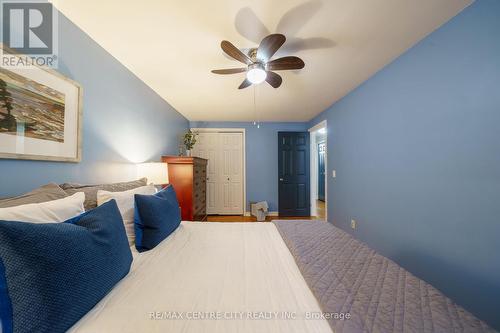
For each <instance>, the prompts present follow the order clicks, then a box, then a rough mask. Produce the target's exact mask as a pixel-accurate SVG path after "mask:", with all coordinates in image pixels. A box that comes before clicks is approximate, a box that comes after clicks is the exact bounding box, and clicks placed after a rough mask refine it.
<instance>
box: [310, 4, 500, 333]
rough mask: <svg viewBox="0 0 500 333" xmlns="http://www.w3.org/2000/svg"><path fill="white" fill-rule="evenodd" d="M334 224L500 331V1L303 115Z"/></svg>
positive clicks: (471, 11)
mask: <svg viewBox="0 0 500 333" xmlns="http://www.w3.org/2000/svg"><path fill="white" fill-rule="evenodd" d="M323 119H327V120H328V148H329V151H328V153H329V154H328V168H329V169H330V171H329V174H331V170H332V169H335V170H336V171H337V178H336V179H333V178H329V181H328V189H329V194H328V198H329V203H328V208H329V211H328V217H329V220H330V221H332V222H333V223H334V224H336V225H338V226H340V227H341V228H343V229H345V230H348V231H350V232H351V231H352V230H351V229H350V222H349V221H350V219H351V218H355V219H357V222H358V227H357V229H356V230H355V231H352V232H353V234H354V235H356V237H358V238H360V239H361V240H363V241H365V242H367V243H368V244H369V245H371V246H372V247H374V248H375V249H377V250H378V251H380V252H381V253H383V254H385V255H387V256H389V257H391V258H393V259H394V260H395V261H397V262H398V263H400V264H401V265H403V266H404V267H405V268H407V269H408V270H410V271H411V272H413V273H414V274H415V275H417V276H419V277H421V278H423V279H424V280H426V281H428V282H430V283H431V284H433V285H434V286H436V287H437V288H439V289H440V290H442V291H443V292H444V293H445V294H447V295H448V296H450V297H451V298H452V299H454V300H455V301H457V302H458V303H459V304H461V305H462V306H464V307H465V308H467V309H469V310H470V311H472V312H473V313H475V314H476V315H477V316H479V317H480V318H483V319H485V320H487V321H488V322H489V323H490V324H492V325H494V326H495V327H496V328H497V329H500V316H499V313H500V312H499V311H500V260H499V254H500V1H497V0H478V1H477V2H475V3H474V4H473V5H471V6H470V7H468V8H467V9H465V10H464V11H463V12H462V13H461V14H459V15H458V16H457V17H455V18H454V19H452V20H451V21H450V22H448V23H447V24H445V25H444V26H443V27H441V28H440V29H438V30H437V31H435V32H434V33H432V34H431V35H430V36H429V37H427V38H426V39H424V40H423V41H422V42H420V43H419V44H417V45H416V46H415V47H413V48H412V49H411V50H409V51H408V52H407V53H405V54H404V55H402V56H401V57H400V58H398V59H397V60H396V61H394V62H393V63H392V64H390V65H388V66H387V67H386V68H384V69H383V70H382V71H380V72H379V73H378V74H376V75H375V76H374V77H372V78H371V79H370V80H368V81H366V82H365V83H364V84H362V85H361V86H360V87H359V88H358V89H356V90H355V91H353V92H352V93H350V94H349V95H347V96H346V97H345V98H343V99H342V100H340V101H339V102H337V103H335V104H334V105H333V106H332V107H330V108H329V109H328V110H326V111H325V112H323V113H322V114H320V115H319V116H318V117H316V118H315V119H313V120H312V121H311V122H310V125H311V126H312V125H314V124H316V123H317V122H319V121H321V120H323Z"/></svg>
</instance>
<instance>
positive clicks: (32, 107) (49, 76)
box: [0, 43, 83, 163]
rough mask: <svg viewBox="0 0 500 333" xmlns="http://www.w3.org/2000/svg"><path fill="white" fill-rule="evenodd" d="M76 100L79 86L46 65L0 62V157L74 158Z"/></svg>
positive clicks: (78, 119) (78, 152)
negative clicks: (2, 63) (18, 64)
mask: <svg viewBox="0 0 500 333" xmlns="http://www.w3.org/2000/svg"><path fill="white" fill-rule="evenodd" d="M0 48H1V49H2V52H3V53H9V54H11V55H14V56H16V57H22V55H20V54H16V53H15V52H13V51H12V50H10V49H9V48H8V47H7V46H5V45H4V44H2V43H0ZM82 100H83V89H82V86H81V85H80V84H79V83H77V82H75V81H73V80H71V79H69V78H67V77H65V76H64V75H62V74H61V73H59V72H57V71H55V70H53V69H51V68H46V67H39V66H30V67H28V68H27V67H19V68H17V67H16V68H6V67H3V66H0V159H19V160H39V161H59V162H73V163H78V162H80V161H81V159H82V113H83V107H82Z"/></svg>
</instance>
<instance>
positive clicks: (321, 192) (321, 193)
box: [318, 142, 326, 201]
mask: <svg viewBox="0 0 500 333" xmlns="http://www.w3.org/2000/svg"><path fill="white" fill-rule="evenodd" d="M325 148H326V145H325V143H324V142H321V143H318V200H321V201H325Z"/></svg>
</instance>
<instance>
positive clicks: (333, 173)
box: [332, 170, 337, 178]
mask: <svg viewBox="0 0 500 333" xmlns="http://www.w3.org/2000/svg"><path fill="white" fill-rule="evenodd" d="M335 177H337V172H336V171H335V170H332V178H335Z"/></svg>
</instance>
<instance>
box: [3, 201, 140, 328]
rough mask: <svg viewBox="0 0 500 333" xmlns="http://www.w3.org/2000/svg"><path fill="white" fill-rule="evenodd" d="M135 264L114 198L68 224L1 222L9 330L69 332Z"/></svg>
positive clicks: (6, 317)
mask: <svg viewBox="0 0 500 333" xmlns="http://www.w3.org/2000/svg"><path fill="white" fill-rule="evenodd" d="M131 263H132V253H131V252H130V247H129V245H128V240H127V236H126V234H125V227H124V226H123V222H122V218H121V215H120V212H119V210H118V207H117V206H116V202H115V201H114V200H112V201H109V202H107V203H105V204H103V205H102V206H100V207H98V208H96V209H93V210H91V211H88V212H86V213H83V214H81V215H79V216H76V217H74V218H72V219H70V220H68V221H66V222H64V223H27V222H12V221H0V319H1V326H0V327H1V328H3V333H21V332H51V333H54V332H65V331H67V330H68V329H69V328H71V326H73V324H75V323H76V322H77V321H78V320H79V319H80V318H81V317H83V316H84V315H85V314H86V313H87V312H88V311H89V310H91V309H92V308H93V307H94V306H95V305H96V304H97V303H98V302H99V301H100V300H101V299H102V298H103V297H104V296H105V295H106V294H107V293H108V292H109V291H110V290H111V289H112V288H113V286H114V285H115V284H116V283H117V282H118V281H120V280H121V279H122V278H123V277H124V276H125V275H126V274H127V273H128V272H129V270H130V265H131Z"/></svg>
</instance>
